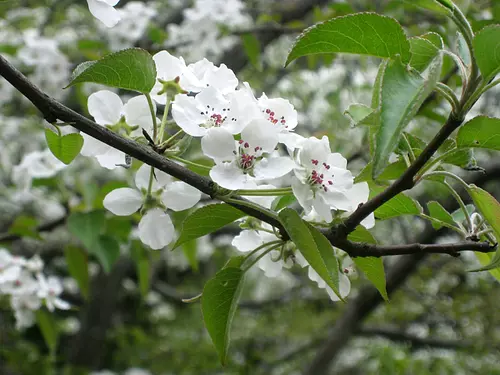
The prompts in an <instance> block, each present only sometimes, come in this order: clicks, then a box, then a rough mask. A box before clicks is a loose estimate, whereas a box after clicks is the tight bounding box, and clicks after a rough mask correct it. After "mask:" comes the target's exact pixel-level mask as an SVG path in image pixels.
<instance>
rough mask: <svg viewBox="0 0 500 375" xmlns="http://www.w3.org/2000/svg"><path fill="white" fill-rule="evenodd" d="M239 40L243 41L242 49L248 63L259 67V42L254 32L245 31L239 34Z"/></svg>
mask: <svg viewBox="0 0 500 375" xmlns="http://www.w3.org/2000/svg"><path fill="white" fill-rule="evenodd" d="M241 41H242V42H243V49H244V50H245V53H246V54H247V56H248V59H249V60H250V63H251V64H252V65H253V66H254V67H256V68H257V69H260V49H261V46H260V42H259V39H257V38H256V36H255V35H254V34H251V33H247V34H243V35H241Z"/></svg>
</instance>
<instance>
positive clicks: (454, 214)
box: [451, 204, 476, 224]
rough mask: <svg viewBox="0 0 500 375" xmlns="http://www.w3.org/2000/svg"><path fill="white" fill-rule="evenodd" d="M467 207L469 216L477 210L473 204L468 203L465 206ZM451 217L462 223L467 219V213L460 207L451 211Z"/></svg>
mask: <svg viewBox="0 0 500 375" xmlns="http://www.w3.org/2000/svg"><path fill="white" fill-rule="evenodd" d="M465 209H466V210H467V212H468V213H469V216H470V215H472V213H473V212H474V211H476V207H474V205H473V204H468V205H466V206H465ZM451 217H452V218H453V221H454V222H455V223H460V224H462V223H463V222H464V221H465V214H464V211H463V210H462V209H461V208H459V209H457V210H455V211H453V212H452V213H451Z"/></svg>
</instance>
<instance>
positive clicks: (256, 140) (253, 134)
mask: <svg viewBox="0 0 500 375" xmlns="http://www.w3.org/2000/svg"><path fill="white" fill-rule="evenodd" d="M241 139H243V140H244V141H245V142H248V143H250V146H251V147H252V148H253V147H257V146H259V147H262V150H263V152H272V151H274V148H275V147H276V145H277V144H278V130H277V129H276V128H275V127H273V126H272V125H271V124H270V123H269V122H268V121H266V120H265V119H263V118H262V119H255V120H252V121H251V122H250V123H249V124H248V125H247V126H246V127H245V129H243V131H242V132H241Z"/></svg>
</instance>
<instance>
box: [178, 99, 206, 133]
mask: <svg viewBox="0 0 500 375" xmlns="http://www.w3.org/2000/svg"><path fill="white" fill-rule="evenodd" d="M203 111H204V108H202V107H201V106H200V105H199V103H198V102H197V101H196V99H195V98H193V97H192V96H188V95H185V94H178V95H176V96H175V101H174V102H173V103H172V117H173V119H174V121H175V122H176V124H177V125H179V127H180V128H181V129H182V130H184V131H185V132H186V133H187V134H189V135H191V136H193V137H202V136H204V135H205V134H206V133H207V129H206V128H205V127H203V126H200V125H203V124H204V123H205V122H206V116H205V115H204V114H203Z"/></svg>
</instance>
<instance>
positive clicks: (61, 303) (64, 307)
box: [54, 298, 71, 310]
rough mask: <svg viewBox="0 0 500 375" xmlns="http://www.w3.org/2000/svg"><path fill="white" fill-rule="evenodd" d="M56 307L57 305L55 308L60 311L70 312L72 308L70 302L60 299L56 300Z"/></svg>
mask: <svg viewBox="0 0 500 375" xmlns="http://www.w3.org/2000/svg"><path fill="white" fill-rule="evenodd" d="M54 305H55V307H57V308H58V309H60V310H69V309H70V308H71V305H70V304H69V303H68V302H66V301H64V300H62V299H60V298H56V299H55V300H54Z"/></svg>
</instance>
